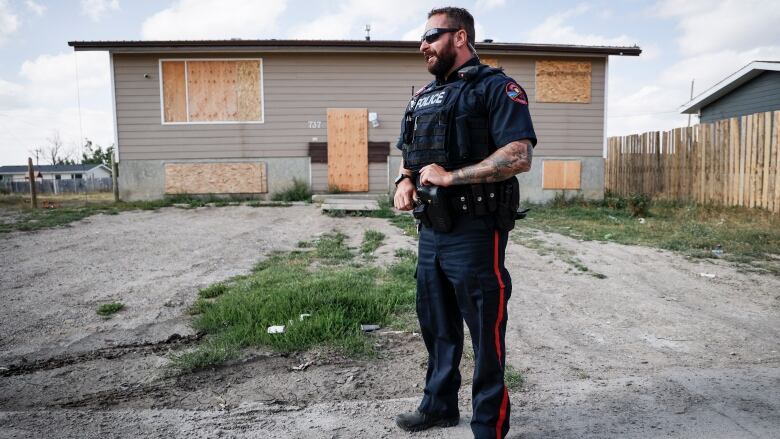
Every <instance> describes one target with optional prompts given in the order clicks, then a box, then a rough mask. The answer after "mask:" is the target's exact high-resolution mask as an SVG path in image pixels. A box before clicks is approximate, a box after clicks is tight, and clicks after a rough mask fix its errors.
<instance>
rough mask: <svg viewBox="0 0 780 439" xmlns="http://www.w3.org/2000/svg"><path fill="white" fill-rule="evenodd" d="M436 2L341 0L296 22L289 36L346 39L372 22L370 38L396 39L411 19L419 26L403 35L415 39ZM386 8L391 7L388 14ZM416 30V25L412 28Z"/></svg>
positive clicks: (360, 31) (417, 0) (355, 36)
mask: <svg viewBox="0 0 780 439" xmlns="http://www.w3.org/2000/svg"><path fill="white" fill-rule="evenodd" d="M435 5H436V3H435V2H434V1H430V0H374V1H372V2H366V1H361V0H343V1H341V2H339V3H338V5H337V6H336V8H335V9H336V10H335V11H333V12H330V13H325V14H323V15H321V16H320V17H319V18H317V19H315V20H313V21H311V22H308V23H305V24H301V25H299V26H295V27H294V28H293V29H292V31H291V32H290V37H292V38H301V39H346V38H361V37H362V36H364V35H365V31H364V26H365V25H366V24H370V25H371V38H372V39H397V38H398V35H399V34H402V32H404V31H403V29H402V28H406V27H407V26H408V24H409V23H410V22H412V23H413V22H415V21H418V22H419V23H420V24H421V25H422V27H420V28H419V29H420V32H419V33H417V35H412V31H408V32H405V33H403V34H402V35H403V37H402V38H403V39H410V40H417V39H419V38H420V35H421V34H422V29H423V28H424V23H425V21H426V19H427V12H428V11H430V10H431V9H432V8H433V7H434V6H435ZM387 11H393V13H392V14H388V13H387ZM414 30H417V28H415V29H413V31H414Z"/></svg>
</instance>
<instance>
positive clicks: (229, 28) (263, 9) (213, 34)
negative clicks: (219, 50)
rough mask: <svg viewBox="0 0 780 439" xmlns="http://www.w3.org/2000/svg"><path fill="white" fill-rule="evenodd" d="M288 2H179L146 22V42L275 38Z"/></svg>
mask: <svg viewBox="0 0 780 439" xmlns="http://www.w3.org/2000/svg"><path fill="white" fill-rule="evenodd" d="M286 7H287V1H286V0H275V1H269V2H258V1H252V0H222V1H215V0H178V1H176V2H175V3H174V4H173V5H172V6H171V7H169V8H166V9H163V10H162V11H160V12H158V13H156V14H154V15H153V16H151V17H149V18H147V19H146V21H144V23H143V25H142V28H141V36H142V37H143V38H144V39H147V40H168V39H197V40H204V39H227V38H249V39H251V38H261V37H272V36H276V35H275V33H276V32H278V25H277V21H278V18H279V16H280V15H281V14H282V12H284V10H285V8H286Z"/></svg>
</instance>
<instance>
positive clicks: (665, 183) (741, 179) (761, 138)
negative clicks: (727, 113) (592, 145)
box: [605, 111, 780, 213]
mask: <svg viewBox="0 0 780 439" xmlns="http://www.w3.org/2000/svg"><path fill="white" fill-rule="evenodd" d="M779 141H780V111H774V112H771V111H770V112H766V113H757V114H751V115H749V116H742V117H735V118H731V119H724V120H721V121H717V122H714V123H709V124H701V125H694V126H692V127H689V128H675V129H673V130H671V131H664V132H659V131H655V132H649V133H644V134H634V135H630V136H622V137H610V138H609V139H608V144H607V160H606V169H605V187H606V189H607V190H609V191H611V192H613V193H616V194H619V195H623V196H626V195H630V194H633V193H642V194H647V195H651V196H652V197H653V198H659V199H669V200H681V201H695V202H699V203H710V204H717V205H723V206H745V207H759V208H764V209H767V210H770V211H772V212H775V213H780V145H778V142H779Z"/></svg>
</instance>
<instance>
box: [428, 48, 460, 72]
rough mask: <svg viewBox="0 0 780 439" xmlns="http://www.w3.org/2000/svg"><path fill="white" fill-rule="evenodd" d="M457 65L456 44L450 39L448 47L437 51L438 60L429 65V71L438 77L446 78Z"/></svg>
mask: <svg viewBox="0 0 780 439" xmlns="http://www.w3.org/2000/svg"><path fill="white" fill-rule="evenodd" d="M454 65H455V45H454V44H453V42H452V39H450V41H449V43H448V44H447V46H446V47H444V48H442V50H441V52H437V53H436V62H435V63H433V65H431V66H428V72H430V73H431V74H432V75H433V76H435V77H437V78H444V77H445V76H446V75H447V73H448V72H449V71H450V69H451V68H452V66H454Z"/></svg>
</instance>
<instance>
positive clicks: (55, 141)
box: [43, 131, 76, 166]
mask: <svg viewBox="0 0 780 439" xmlns="http://www.w3.org/2000/svg"><path fill="white" fill-rule="evenodd" d="M46 140H47V141H48V142H49V146H47V147H46V149H45V150H44V151H43V155H44V158H45V159H47V160H48V161H49V163H51V164H52V166H56V165H75V164H76V161H75V160H73V158H72V157H71V154H70V153H69V152H67V151H65V148H64V147H63V144H62V139H61V138H60V133H59V132H58V131H55V132H54V133H53V134H52V135H51V137H49V138H48V139H46Z"/></svg>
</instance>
